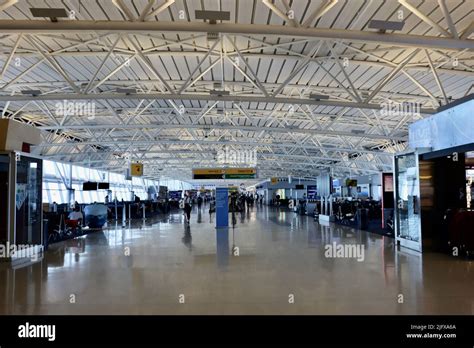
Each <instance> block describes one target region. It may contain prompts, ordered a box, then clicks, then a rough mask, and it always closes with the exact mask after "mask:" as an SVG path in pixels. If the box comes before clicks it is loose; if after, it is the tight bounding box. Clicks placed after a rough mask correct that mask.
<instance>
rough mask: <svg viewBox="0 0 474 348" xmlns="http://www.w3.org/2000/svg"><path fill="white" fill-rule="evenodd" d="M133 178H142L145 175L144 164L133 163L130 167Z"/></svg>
mask: <svg viewBox="0 0 474 348" xmlns="http://www.w3.org/2000/svg"><path fill="white" fill-rule="evenodd" d="M130 175H131V176H142V175H143V163H132V164H131V165H130Z"/></svg>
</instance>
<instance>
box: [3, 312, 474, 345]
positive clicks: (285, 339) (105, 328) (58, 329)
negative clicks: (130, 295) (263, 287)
mask: <svg viewBox="0 0 474 348" xmlns="http://www.w3.org/2000/svg"><path fill="white" fill-rule="evenodd" d="M33 325H55V327H54V340H52V338H53V335H52V334H51V332H52V327H49V329H50V330H47V329H46V328H47V327H39V326H33ZM0 328H1V329H0V332H1V334H0V346H1V347H2V348H3V347H8V346H9V345H17V344H21V346H24V345H29V344H31V345H36V344H38V343H41V344H46V345H49V344H52V345H54V344H59V343H60V344H62V345H68V344H131V345H133V346H137V345H143V344H150V343H155V344H163V343H166V344H196V343H205V344H213V343H215V344H222V343H242V344H245V343H257V344H274V343H283V344H308V343H309V344H318V343H325V344H407V343H408V344H414V345H430V346H433V345H435V344H444V345H446V344H448V345H450V346H452V345H460V344H461V345H463V346H464V345H466V346H469V347H472V346H473V343H474V334H473V332H474V330H473V329H474V317H473V316H0ZM32 328H33V329H32ZM41 332H43V336H46V337H42V338H34V337H31V336H36V335H38V334H39V333H41ZM48 332H49V333H50V334H49V335H48ZM21 335H23V336H25V335H26V336H30V337H19V336H21ZM48 337H49V338H48Z"/></svg>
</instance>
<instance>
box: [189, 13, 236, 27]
mask: <svg viewBox="0 0 474 348" xmlns="http://www.w3.org/2000/svg"><path fill="white" fill-rule="evenodd" d="M194 16H195V17H196V19H202V20H204V21H209V24H216V23H217V21H228V20H230V12H229V11H201V10H196V12H195V13H194Z"/></svg>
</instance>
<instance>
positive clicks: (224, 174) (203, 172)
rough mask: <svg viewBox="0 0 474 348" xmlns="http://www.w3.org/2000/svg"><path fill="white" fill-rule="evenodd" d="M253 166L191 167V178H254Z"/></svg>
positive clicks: (254, 170) (255, 175) (255, 174)
mask: <svg viewBox="0 0 474 348" xmlns="http://www.w3.org/2000/svg"><path fill="white" fill-rule="evenodd" d="M256 177H257V170H256V169H255V168H205V169H193V179H255V178H256Z"/></svg>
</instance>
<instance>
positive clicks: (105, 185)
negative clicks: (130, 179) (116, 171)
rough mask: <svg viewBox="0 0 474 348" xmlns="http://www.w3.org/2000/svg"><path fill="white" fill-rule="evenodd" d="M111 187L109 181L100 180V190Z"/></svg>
mask: <svg viewBox="0 0 474 348" xmlns="http://www.w3.org/2000/svg"><path fill="white" fill-rule="evenodd" d="M108 189H110V184H109V183H108V182H99V190H108Z"/></svg>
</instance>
